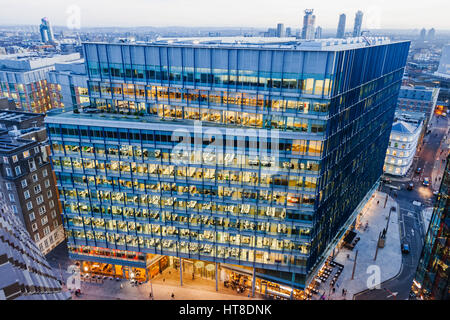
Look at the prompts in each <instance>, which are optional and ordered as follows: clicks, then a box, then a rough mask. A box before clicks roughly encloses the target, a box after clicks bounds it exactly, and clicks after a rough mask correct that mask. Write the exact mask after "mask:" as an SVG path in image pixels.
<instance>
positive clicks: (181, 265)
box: [179, 257, 183, 286]
mask: <svg viewBox="0 0 450 320" xmlns="http://www.w3.org/2000/svg"><path fill="white" fill-rule="evenodd" d="M179 261H180V286H183V261H182V259H181V257H180V260H179Z"/></svg>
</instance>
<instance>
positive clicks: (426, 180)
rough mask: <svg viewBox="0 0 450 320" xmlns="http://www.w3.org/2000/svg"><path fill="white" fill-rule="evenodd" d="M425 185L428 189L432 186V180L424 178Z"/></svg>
mask: <svg viewBox="0 0 450 320" xmlns="http://www.w3.org/2000/svg"><path fill="white" fill-rule="evenodd" d="M423 185H424V186H425V187H428V186H429V185H430V178H424V179H423Z"/></svg>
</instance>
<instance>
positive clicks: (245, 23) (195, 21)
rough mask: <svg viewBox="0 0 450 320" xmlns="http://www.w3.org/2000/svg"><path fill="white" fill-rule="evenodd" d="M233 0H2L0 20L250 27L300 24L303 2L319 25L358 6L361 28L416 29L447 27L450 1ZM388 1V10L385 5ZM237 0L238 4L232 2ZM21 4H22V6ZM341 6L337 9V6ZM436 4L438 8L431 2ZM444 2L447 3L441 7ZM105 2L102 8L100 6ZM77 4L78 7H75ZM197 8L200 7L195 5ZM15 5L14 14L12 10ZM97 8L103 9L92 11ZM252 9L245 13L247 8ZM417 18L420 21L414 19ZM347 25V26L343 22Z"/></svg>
mask: <svg viewBox="0 0 450 320" xmlns="http://www.w3.org/2000/svg"><path fill="white" fill-rule="evenodd" d="M255 4H256V3H255V1H245V2H243V3H242V2H238V1H237V0H230V1H228V2H226V3H220V2H217V1H214V2H206V1H204V0H194V1H189V4H188V3H187V2H185V1H181V0H170V1H161V0H155V1H144V0H130V1H128V2H127V4H126V6H125V5H120V4H115V5H114V6H113V7H112V6H106V5H105V1H104V0H101V1H96V2H95V3H92V2H88V1H85V0H81V1H78V2H77V3H73V2H71V1H59V2H58V3H54V2H52V3H50V1H48V0H47V1H40V2H39V3H35V2H32V1H29V0H27V1H24V2H21V3H20V5H19V4H18V3H14V2H8V3H4V4H2V12H1V13H0V20H1V21H2V25H34V24H39V22H40V19H41V18H42V17H43V16H47V17H48V18H49V20H50V21H52V24H53V25H54V26H66V25H67V24H68V23H71V22H73V21H74V17H75V16H78V12H79V13H80V14H79V17H80V19H79V22H80V23H79V26H80V27H81V28H89V27H114V26H119V25H120V26H121V27H138V26H155V27H169V26H186V27H192V26H196V27H208V26H209V27H211V26H218V27H231V26H240V27H255V28H263V27H267V26H269V25H274V24H275V25H276V24H277V23H280V22H282V23H283V24H284V25H285V26H297V27H298V28H300V27H301V24H302V17H303V10H304V8H306V7H310V8H314V13H315V15H316V16H317V21H316V24H317V25H320V26H322V28H324V29H328V28H336V25H337V23H338V20H339V15H340V14H341V13H344V14H346V15H347V16H349V17H354V15H355V13H356V12H357V11H358V10H361V11H362V12H364V19H363V25H362V29H363V30H367V29H374V30H375V29H383V28H385V29H386V28H388V29H389V28H391V29H421V28H422V27H424V28H427V29H429V28H432V27H433V28H435V29H438V30H439V29H442V30H449V29H450V23H449V22H448V19H446V12H448V10H449V9H450V5H449V4H447V3H445V2H444V1H440V0H431V1H428V2H426V3H425V2H421V1H416V0H413V1H409V2H408V6H405V2H404V1H397V2H393V3H391V2H390V3H388V2H387V1H381V2H375V1H370V2H367V3H365V4H360V3H359V2H358V1H355V0H344V1H342V2H340V3H339V6H337V5H334V4H333V2H331V1H321V2H319V3H317V2H315V1H306V2H305V3H301V4H299V3H296V2H295V1H291V0H281V1H279V2H277V3H274V2H271V1H267V0H262V1H258V5H257V6H255ZM387 4H389V10H386V9H385V8H386V6H385V5H387ZM237 5H239V7H240V10H239V11H236V10H235V9H234V8H236V6H237ZM24 7H27V8H28V10H26V11H22V9H23V8H24ZM342 7H344V8H346V9H345V10H342V9H341V8H342ZM436 7H439V8H440V10H434V9H433V8H436ZM446 7H447V8H446ZM105 8H107V9H106V11H105ZM78 9H79V11H78ZM155 9H156V12H169V11H170V17H169V16H168V15H164V14H159V13H157V14H155V15H151V12H154V11H155ZM199 9H200V10H199ZM18 10H20V12H21V14H20V16H16V15H15V13H16V12H18ZM98 12H104V14H101V15H98ZM250 12H251V13H252V14H249V13H250ZM417 21H420V25H419V24H418V23H417ZM347 27H350V26H347Z"/></svg>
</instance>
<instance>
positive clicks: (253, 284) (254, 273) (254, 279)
mask: <svg viewBox="0 0 450 320" xmlns="http://www.w3.org/2000/svg"><path fill="white" fill-rule="evenodd" d="M255 285H256V272H255V268H253V275H252V298H254V297H255Z"/></svg>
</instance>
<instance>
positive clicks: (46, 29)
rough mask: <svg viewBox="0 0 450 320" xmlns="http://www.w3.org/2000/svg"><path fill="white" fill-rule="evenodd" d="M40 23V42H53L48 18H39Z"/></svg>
mask: <svg viewBox="0 0 450 320" xmlns="http://www.w3.org/2000/svg"><path fill="white" fill-rule="evenodd" d="M41 22H42V23H41V25H40V26H39V30H40V32H41V40H42V42H53V41H55V38H54V37H53V30H52V27H51V25H50V21H49V20H48V18H42V19H41Z"/></svg>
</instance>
